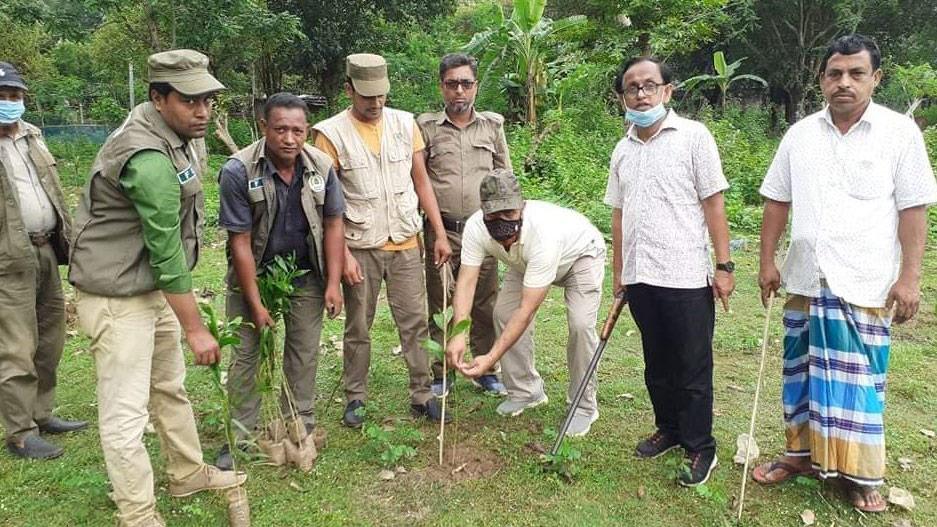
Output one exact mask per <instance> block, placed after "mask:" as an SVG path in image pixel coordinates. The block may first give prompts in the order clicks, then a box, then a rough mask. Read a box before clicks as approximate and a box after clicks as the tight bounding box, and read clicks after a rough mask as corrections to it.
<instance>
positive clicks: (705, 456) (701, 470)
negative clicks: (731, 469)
mask: <svg viewBox="0 0 937 527" xmlns="http://www.w3.org/2000/svg"><path fill="white" fill-rule="evenodd" d="M686 460H687V463H689V467H687V468H686V469H684V470H683V472H682V473H681V474H680V477H679V478H678V480H679V482H680V484H681V485H683V486H684V487H695V486H697V485H702V484H703V483H706V481H707V480H709V476H710V474H712V473H713V469H715V468H716V466H717V465H718V464H719V458H718V457H716V449H715V448H711V449H709V450H702V451H700V452H693V453H692V454H687V456H686Z"/></svg>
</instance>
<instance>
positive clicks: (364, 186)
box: [313, 108, 423, 249]
mask: <svg viewBox="0 0 937 527" xmlns="http://www.w3.org/2000/svg"><path fill="white" fill-rule="evenodd" d="M351 119H352V117H351V115H350V114H349V111H348V110H346V111H344V112H342V113H340V114H338V115H335V116H333V117H330V118H329V119H326V120H325V121H322V122H321V123H318V124H316V125H315V126H314V127H313V128H314V129H315V130H316V131H318V132H320V133H322V134H325V137H326V138H328V140H329V141H330V142H331V143H332V145H333V146H334V147H335V150H336V151H338V162H339V169H340V172H339V176H340V179H341V182H342V192H343V193H344V195H345V243H346V244H347V245H348V246H349V247H351V248H353V249H379V248H381V247H383V246H384V244H385V243H387V240H388V239H389V240H392V241H394V242H395V243H400V242H403V241H406V240H408V239H410V238H412V237H413V236H415V235H416V234H417V233H418V232H420V230H422V229H423V219H422V218H421V217H420V210H419V199H418V198H417V195H416V190H414V188H413V179H412V178H411V177H410V169H411V167H412V166H413V127H414V126H415V123H414V121H413V115H412V114H410V113H407V112H403V111H400V110H394V109H392V108H384V116H383V118H382V126H383V127H384V128H383V132H382V134H381V154H380V155H379V156H378V155H375V154H374V153H373V152H371V150H370V149H369V148H368V146H367V145H366V144H365V143H364V141H363V140H362V139H361V136H359V135H358V132H357V131H356V130H355V126H354V124H353V123H352V121H351Z"/></svg>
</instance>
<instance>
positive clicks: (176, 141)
mask: <svg viewBox="0 0 937 527" xmlns="http://www.w3.org/2000/svg"><path fill="white" fill-rule="evenodd" d="M142 106H143V109H142V112H143V116H144V118H145V119H146V120H147V121H149V122H150V124H151V125H152V126H153V128H155V129H156V132H157V133H158V134H159V136H160V137H162V138H163V139H165V140H166V142H167V143H169V146H171V147H172V148H182V147H184V146H186V143H187V142H186V141H184V140H183V139H182V138H181V137H179V134H177V133H176V131H175V130H173V129H172V128H170V127H169V125H168V124H166V121H164V120H163V116H162V115H161V114H160V113H159V110H157V109H156V106H153V103H151V102H149V101H147V102H145V103H143V104H142Z"/></svg>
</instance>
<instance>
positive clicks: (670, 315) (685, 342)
mask: <svg viewBox="0 0 937 527" xmlns="http://www.w3.org/2000/svg"><path fill="white" fill-rule="evenodd" d="M628 306H629V308H630V309H631V315H632V317H634V321H635V322H636V323H637V325H638V329H639V330H640V331H641V344H642V346H643V348H644V382H645V384H646V385H647V391H648V393H649V394H650V396H651V403H652V404H653V406H654V417H655V421H656V424H657V428H658V430H660V431H661V432H663V433H664V434H667V435H669V436H671V437H674V438H676V439H677V440H678V441H679V442H680V445H681V446H683V448H684V449H686V451H687V452H699V451H701V450H708V449H713V448H715V447H716V440H715V438H713V436H712V424H713V348H712V343H713V326H714V325H715V320H716V308H715V303H714V301H713V294H712V288H710V287H701V288H699V289H674V288H669V287H657V286H652V285H647V284H630V285H628Z"/></svg>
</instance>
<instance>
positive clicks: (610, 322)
mask: <svg viewBox="0 0 937 527" xmlns="http://www.w3.org/2000/svg"><path fill="white" fill-rule="evenodd" d="M627 303H628V291H627V290H626V289H622V290H621V291H619V292H618V294H617V295H615V303H614V304H612V309H611V310H610V311H609V312H608V317H606V318H605V324H604V325H603V326H602V333H601V334H600V335H599V339H601V340H608V338H609V337H611V336H612V330H613V329H615V323H616V322H618V315H621V310H622V309H624V307H625V304H627Z"/></svg>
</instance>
